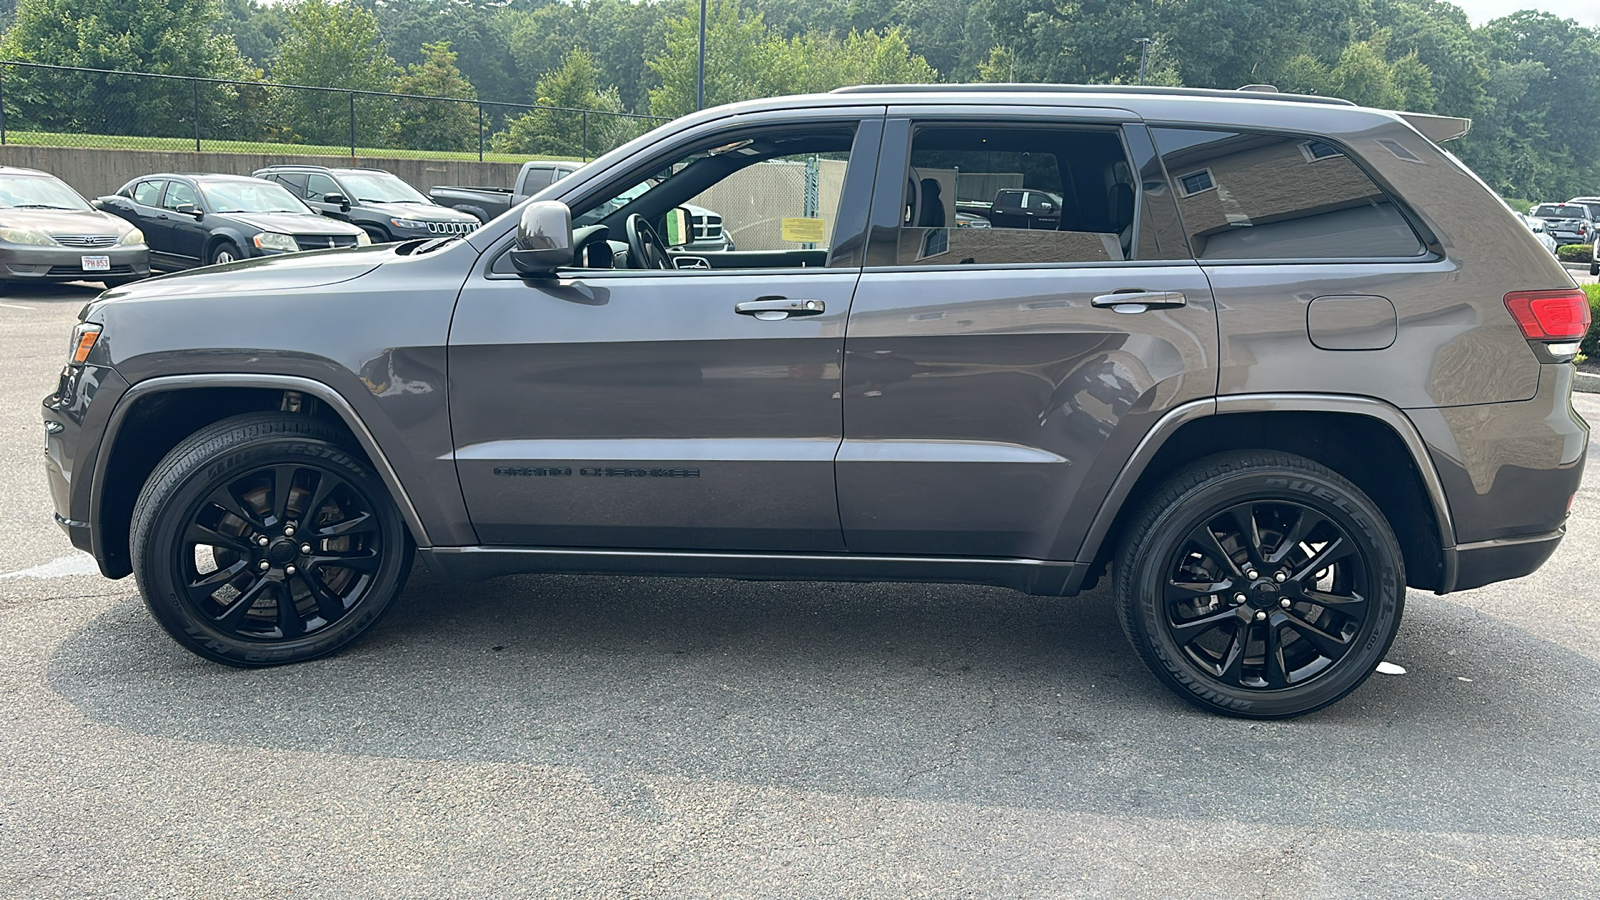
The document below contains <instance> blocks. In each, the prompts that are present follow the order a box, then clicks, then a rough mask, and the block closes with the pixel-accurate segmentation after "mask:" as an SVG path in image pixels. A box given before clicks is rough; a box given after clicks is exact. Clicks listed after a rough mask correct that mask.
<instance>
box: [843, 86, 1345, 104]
mask: <svg viewBox="0 0 1600 900" xmlns="http://www.w3.org/2000/svg"><path fill="white" fill-rule="evenodd" d="M1252 87H1254V86H1252ZM944 92H954V93H967V92H971V93H1005V94H1144V95H1151V96H1178V97H1226V98H1230V99H1234V100H1238V99H1249V100H1283V101H1287V102H1290V103H1322V104H1325V105H1328V106H1355V104H1354V103H1351V102H1350V101H1349V100H1344V99H1341V98H1339V97H1318V96H1314V95H1312V94H1278V93H1269V92H1266V91H1262V90H1259V89H1258V90H1252V91H1224V90H1219V89H1217V88H1190V87H1164V86H1161V85H1153V84H862V85H856V86H854V87H842V88H838V89H836V90H834V91H833V93H835V94H936V93H944Z"/></svg>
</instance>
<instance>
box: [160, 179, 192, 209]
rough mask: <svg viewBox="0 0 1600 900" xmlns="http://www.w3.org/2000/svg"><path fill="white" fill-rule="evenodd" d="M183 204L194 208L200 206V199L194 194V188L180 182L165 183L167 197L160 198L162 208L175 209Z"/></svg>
mask: <svg viewBox="0 0 1600 900" xmlns="http://www.w3.org/2000/svg"><path fill="white" fill-rule="evenodd" d="M184 203H187V204H189V205H190V206H194V207H198V206H199V205H200V198H199V196H198V195H196V194H195V191H194V188H193V187H190V186H189V185H187V184H184V183H183V182H181V181H169V182H167V196H165V197H163V198H161V205H162V207H163V208H165V209H177V208H178V207H179V206H180V205H182V204H184Z"/></svg>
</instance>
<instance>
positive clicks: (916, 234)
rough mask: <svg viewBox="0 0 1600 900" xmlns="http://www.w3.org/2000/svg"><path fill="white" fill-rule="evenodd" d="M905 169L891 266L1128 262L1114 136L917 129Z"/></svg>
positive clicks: (1126, 215) (1123, 175)
mask: <svg viewBox="0 0 1600 900" xmlns="http://www.w3.org/2000/svg"><path fill="white" fill-rule="evenodd" d="M910 162H911V165H910V168H909V170H908V171H907V172H906V173H905V175H904V176H903V177H904V180H903V182H902V185H903V188H902V189H903V191H904V193H905V201H904V205H903V215H902V216H901V228H900V233H899V239H898V243H897V245H896V246H895V248H894V252H893V254H892V256H893V259H894V264H895V265H919V266H920V265H976V266H985V265H1047V264H1053V263H1095V262H1111V261H1120V260H1125V259H1131V258H1133V229H1134V206H1135V199H1136V197H1137V188H1136V186H1135V184H1134V181H1133V170H1132V168H1131V166H1130V165H1129V162H1128V155H1127V151H1126V150H1125V148H1124V146H1123V143H1122V138H1121V135H1120V133H1119V132H1118V130H1117V129H1115V128H1105V127H1093V126H1082V127H1075V126H1070V125H1059V126H1057V125H1051V126H1030V125H1022V124H1018V125H992V124H982V125H979V124H963V125H954V124H951V125H943V124H941V125H926V126H922V127H919V128H917V129H916V131H915V132H914V134H913V136H912V143H911V161H910ZM879 183H880V185H881V184H882V183H883V175H881V174H880V176H879ZM877 240H881V238H877Z"/></svg>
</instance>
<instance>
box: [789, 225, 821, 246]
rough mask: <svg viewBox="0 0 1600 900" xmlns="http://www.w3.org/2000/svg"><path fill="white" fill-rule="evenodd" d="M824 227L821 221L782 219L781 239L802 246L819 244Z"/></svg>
mask: <svg viewBox="0 0 1600 900" xmlns="http://www.w3.org/2000/svg"><path fill="white" fill-rule="evenodd" d="M825 230H826V225H825V224H824V223H823V221H822V220H821V219H784V220H783V239H784V240H786V241H798V242H799V243H802V244H820V243H822V239H823V236H824V235H823V232H824V231H825Z"/></svg>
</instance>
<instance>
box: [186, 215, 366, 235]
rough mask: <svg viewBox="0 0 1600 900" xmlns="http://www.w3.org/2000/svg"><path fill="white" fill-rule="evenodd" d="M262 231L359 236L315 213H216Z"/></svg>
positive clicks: (356, 230)
mask: <svg viewBox="0 0 1600 900" xmlns="http://www.w3.org/2000/svg"><path fill="white" fill-rule="evenodd" d="M217 215H219V216H226V217H227V218H230V219H233V220H234V221H236V222H243V223H244V224H246V225H249V226H252V227H254V228H259V229H261V230H262V231H277V232H281V233H283V234H351V235H354V234H361V233H362V232H361V229H359V228H357V227H356V226H354V225H351V224H349V223H346V222H340V221H337V220H335V219H329V218H326V217H324V216H320V215H317V214H316V213H217Z"/></svg>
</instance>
